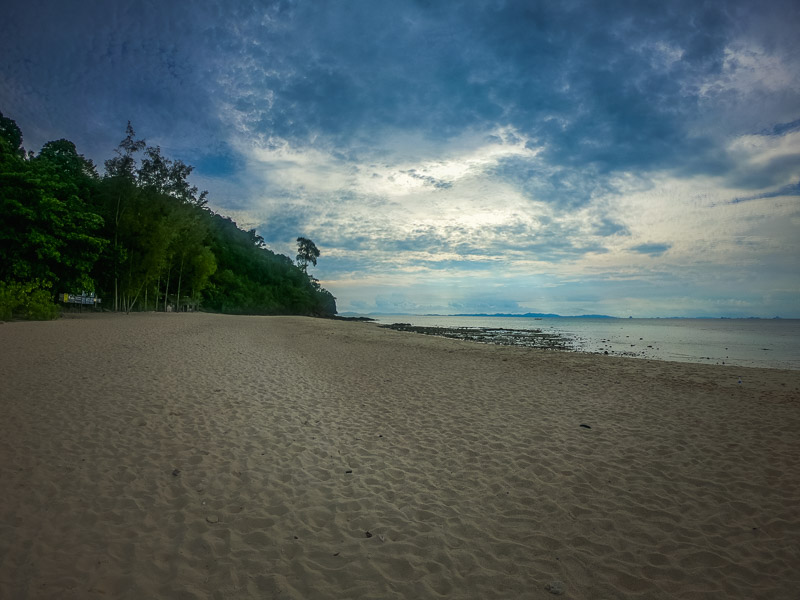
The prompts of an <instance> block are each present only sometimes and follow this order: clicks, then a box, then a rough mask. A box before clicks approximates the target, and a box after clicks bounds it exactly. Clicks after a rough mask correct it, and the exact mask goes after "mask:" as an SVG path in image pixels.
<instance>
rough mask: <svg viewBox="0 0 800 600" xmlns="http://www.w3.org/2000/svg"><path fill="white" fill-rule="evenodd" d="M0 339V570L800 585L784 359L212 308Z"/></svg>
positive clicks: (613, 588) (102, 592)
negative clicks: (743, 362)
mask: <svg viewBox="0 0 800 600" xmlns="http://www.w3.org/2000/svg"><path fill="white" fill-rule="evenodd" d="M0 348H2V353H3V360H2V361H0V381H3V396H4V399H3V406H4V413H5V414H4V419H3V420H2V425H0V434H1V435H0V451H1V453H0V456H2V459H3V460H2V461H0V482H2V487H3V489H4V494H3V498H2V501H0V515H1V516H2V519H0V524H1V525H0V526H2V531H0V597H9V598H73V597H74V598H99V597H123V598H140V597H182V598H263V597H267V598H344V597H349V598H411V597H415V598H434V597H446V598H476V599H477V598H541V599H545V598H550V597H553V595H554V594H553V592H554V591H557V590H563V597H565V598H576V599H577V598H586V599H589V598H608V599H611V598H648V599H653V598H685V597H692V598H709V599H710V598H720V597H725V598H741V599H743V600H744V599H746V598H747V599H749V598H759V597H764V598H767V597H768V598H770V599H782V598H786V599H789V598H794V596H795V593H796V589H798V588H800V568H798V567H797V565H798V564H800V554H798V550H797V548H796V539H797V538H798V537H800V509H798V498H800V475H798V474H800V441H798V436H797V431H798V430H800V373H798V372H797V371H784V370H779V369H762V368H748V367H729V366H716V365H701V364H692V363H675V362H665V361H654V360H643V359H632V358H620V357H613V356H602V355H597V354H582V353H574V352H553V351H547V350H537V349H530V348H522V347H511V346H495V345H484V344H475V343H471V342H466V341H461V340H452V339H445V338H440V337H432V336H422V335H418V334H413V333H406V332H398V331H391V330H387V329H381V328H379V327H377V326H376V325H375V324H372V323H358V322H342V321H337V320H326V319H312V318H308V317H244V316H242V317H239V316H225V315H212V314H204V313H188V314H163V313H146V314H132V315H116V314H110V313H100V314H84V315H70V316H69V317H67V318H64V319H61V320H59V321H55V322H46V323H5V324H2V325H0ZM548 586H549V587H548ZM559 586H560V587H559Z"/></svg>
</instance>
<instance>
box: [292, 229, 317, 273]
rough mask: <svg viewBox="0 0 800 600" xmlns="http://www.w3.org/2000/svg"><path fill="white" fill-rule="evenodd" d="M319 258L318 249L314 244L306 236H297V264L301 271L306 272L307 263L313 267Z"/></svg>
mask: <svg viewBox="0 0 800 600" xmlns="http://www.w3.org/2000/svg"><path fill="white" fill-rule="evenodd" d="M318 258H319V250H318V249H317V246H316V244H314V242H312V241H311V240H310V239H308V238H304V237H299V238H297V265H298V266H299V267H300V268H301V269H303V273H307V272H308V263H311V264H312V265H314V266H315V267H316V266H317V259H318Z"/></svg>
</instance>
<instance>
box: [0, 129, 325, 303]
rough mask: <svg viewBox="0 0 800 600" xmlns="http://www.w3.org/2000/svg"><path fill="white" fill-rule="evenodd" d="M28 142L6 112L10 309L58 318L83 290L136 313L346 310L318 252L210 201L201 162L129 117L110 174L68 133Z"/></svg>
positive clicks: (2, 158)
mask: <svg viewBox="0 0 800 600" xmlns="http://www.w3.org/2000/svg"><path fill="white" fill-rule="evenodd" d="M22 141H23V136H22V132H21V131H20V129H19V127H18V126H17V124H16V123H15V122H14V121H13V120H12V119H10V118H8V117H5V116H3V114H2V113H0V319H8V318H11V317H12V316H18V317H24V318H52V317H55V316H57V315H58V314H59V308H58V306H57V305H56V304H55V300H56V299H57V298H58V297H60V295H61V294H64V293H68V294H76V293H82V292H92V293H94V294H95V295H96V296H97V297H99V298H102V299H103V307H104V308H105V309H110V310H115V311H126V312H130V311H144V310H162V311H169V310H175V311H181V310H198V309H202V310H206V311H214V312H223V313H235V314H262V315H266V314H303V315H317V316H331V315H334V314H335V313H336V301H335V298H334V297H333V296H332V295H331V293H330V292H328V291H327V290H325V289H324V288H322V287H321V286H320V285H319V282H318V281H317V280H316V279H315V278H314V277H313V276H311V275H310V274H308V273H307V262H308V261H305V262H302V263H300V264H295V263H294V262H292V260H291V259H290V258H289V257H287V256H283V255H281V254H275V253H274V252H272V251H271V250H270V249H269V248H267V247H266V245H265V244H264V240H263V238H262V237H261V236H259V235H258V234H257V233H256V231H255V230H250V231H245V230H243V229H241V228H239V227H238V226H237V225H236V223H234V222H233V221H232V220H231V219H230V218H228V217H225V216H223V215H220V214H217V213H215V212H213V211H212V210H210V209H209V208H208V205H207V195H206V192H198V189H197V187H195V186H192V185H191V184H190V183H189V180H188V177H189V175H190V174H191V172H192V167H191V166H189V165H187V164H185V163H183V162H182V161H180V160H172V159H170V158H167V157H165V156H163V155H162V153H161V149H160V148H159V147H158V146H155V147H153V146H147V145H146V143H145V141H144V140H140V139H137V138H136V133H135V131H134V129H133V127H132V126H131V124H130V123H128V127H127V129H126V132H125V137H124V139H123V140H122V141H121V142H120V144H119V146H118V147H117V148H116V150H115V152H114V156H112V157H111V158H109V159H108V160H106V161H105V163H104V172H103V173H102V174H100V173H98V170H97V167H96V166H95V165H94V163H93V162H92V161H91V160H89V159H87V158H85V157H84V156H83V155H81V154H79V153H78V150H77V148H76V147H75V145H74V144H73V143H72V142H70V141H69V140H64V139H62V140H56V141H52V142H48V143H46V144H45V145H44V146H43V147H42V149H41V150H40V151H39V153H38V154H36V153H34V152H26V151H25V149H24V148H23V146H22ZM303 239H306V238H303ZM308 241H309V242H310V240H308ZM312 245H313V242H312ZM314 248H315V249H316V246H314ZM314 264H316V260H315V261H314Z"/></svg>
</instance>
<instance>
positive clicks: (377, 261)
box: [0, 0, 800, 318]
mask: <svg viewBox="0 0 800 600" xmlns="http://www.w3.org/2000/svg"><path fill="white" fill-rule="evenodd" d="M3 13H4V14H3V18H2V19H0V57H2V59H0V111H2V113H3V114H4V115H5V116H7V117H10V118H12V119H14V120H15V121H16V122H17V124H18V125H19V126H20V128H21V129H22V132H23V136H24V140H23V145H24V146H25V147H26V149H28V150H34V151H38V150H39V149H40V148H41V146H42V144H44V143H45V142H47V141H50V140H55V139H59V138H67V139H69V140H71V141H73V142H74V143H75V144H76V146H77V147H78V151H79V152H81V153H82V154H84V155H85V156H86V157H87V158H91V159H93V160H94V161H95V163H96V164H98V165H100V166H102V163H103V161H104V160H105V159H108V158H110V157H111V156H112V155H113V150H114V148H115V147H116V146H117V144H118V143H119V141H120V140H121V139H122V138H123V137H124V132H125V126H126V123H127V121H128V120H130V121H131V123H132V124H133V127H134V129H135V130H136V132H137V134H138V135H139V137H142V138H144V139H145V140H146V141H147V142H148V144H150V145H159V146H161V148H162V150H163V152H164V154H165V155H166V156H168V157H170V158H173V159H181V160H183V161H184V162H186V163H188V164H191V165H194V167H195V170H194V172H193V174H192V177H191V181H192V183H193V184H194V185H197V186H198V187H199V188H200V189H201V190H202V189H207V190H208V191H209V198H210V203H209V204H210V206H211V207H212V208H213V210H215V211H216V212H219V213H221V214H224V215H227V216H230V217H232V218H233V219H234V220H235V221H236V222H237V223H238V224H239V225H240V226H241V227H242V228H244V229H250V228H255V229H257V230H258V233H259V234H260V235H261V236H262V237H263V238H264V239H265V241H266V243H267V244H268V246H269V247H270V248H271V249H272V250H274V251H275V252H278V253H281V254H286V255H288V256H291V257H292V258H293V257H294V255H295V253H296V243H295V239H296V238H297V237H298V236H303V237H308V238H311V239H312V240H313V241H314V242H315V243H316V245H317V246H318V247H319V249H320V252H321V256H320V258H319V262H318V264H317V266H316V267H314V268H312V269H311V272H312V273H313V274H314V276H315V277H317V278H318V279H319V280H320V281H321V282H322V284H323V285H324V286H325V287H326V288H327V289H328V290H330V291H331V292H332V293H333V295H334V296H335V297H336V298H337V304H338V308H339V311H340V312H347V311H351V312H358V313H370V312H382V313H399V312H402V313H439V314H454V313H495V312H502V313H525V312H544V313H559V314H563V315H581V314H609V315H615V316H625V317H627V316H629V315H632V316H634V317H654V316H690V317H698V316H714V317H716V316H730V317H736V316H758V317H773V316H776V315H779V316H782V317H793V318H800V36H798V34H797V32H798V31H800V4H799V3H797V2H796V1H794V0H787V1H783V0H760V1H758V2H755V1H753V0H749V1H736V0H724V1H715V0H710V1H705V2H700V1H698V0H689V1H687V2H679V1H671V0H660V1H658V2H650V1H646V0H628V1H614V0H606V1H597V2H590V1H587V0H562V1H558V2H555V1H548V2H544V1H535V0H528V1H512V0H507V1H506V0H469V1H458V0H449V1H441V2H436V1H433V0H416V1H410V0H409V1H404V0H386V1H383V0H337V1H334V0H330V1H326V0H313V1H312V0H303V1H301V0H297V1H291V0H287V1H275V2H268V1H253V0H250V1H248V0H242V1H236V2H227V1H219V2H212V1H208V0H198V1H195V2H191V3H186V2H177V1H167V0H154V1H142V2H124V1H108V0H60V1H40V0H29V1H26V2H13V3H11V2H9V3H6V6H5V7H4V9H3Z"/></svg>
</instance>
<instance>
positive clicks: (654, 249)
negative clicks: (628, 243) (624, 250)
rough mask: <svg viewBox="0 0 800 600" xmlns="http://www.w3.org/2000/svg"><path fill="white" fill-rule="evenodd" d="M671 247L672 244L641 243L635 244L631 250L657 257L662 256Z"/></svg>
mask: <svg viewBox="0 0 800 600" xmlns="http://www.w3.org/2000/svg"><path fill="white" fill-rule="evenodd" d="M671 247H672V246H671V244H639V245H638V246H633V247H632V248H631V250H632V251H633V252H637V253H639V254H646V255H648V256H653V257H655V256H661V255H662V254H664V253H665V252H666V251H667V250H669V249H670V248H671Z"/></svg>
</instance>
